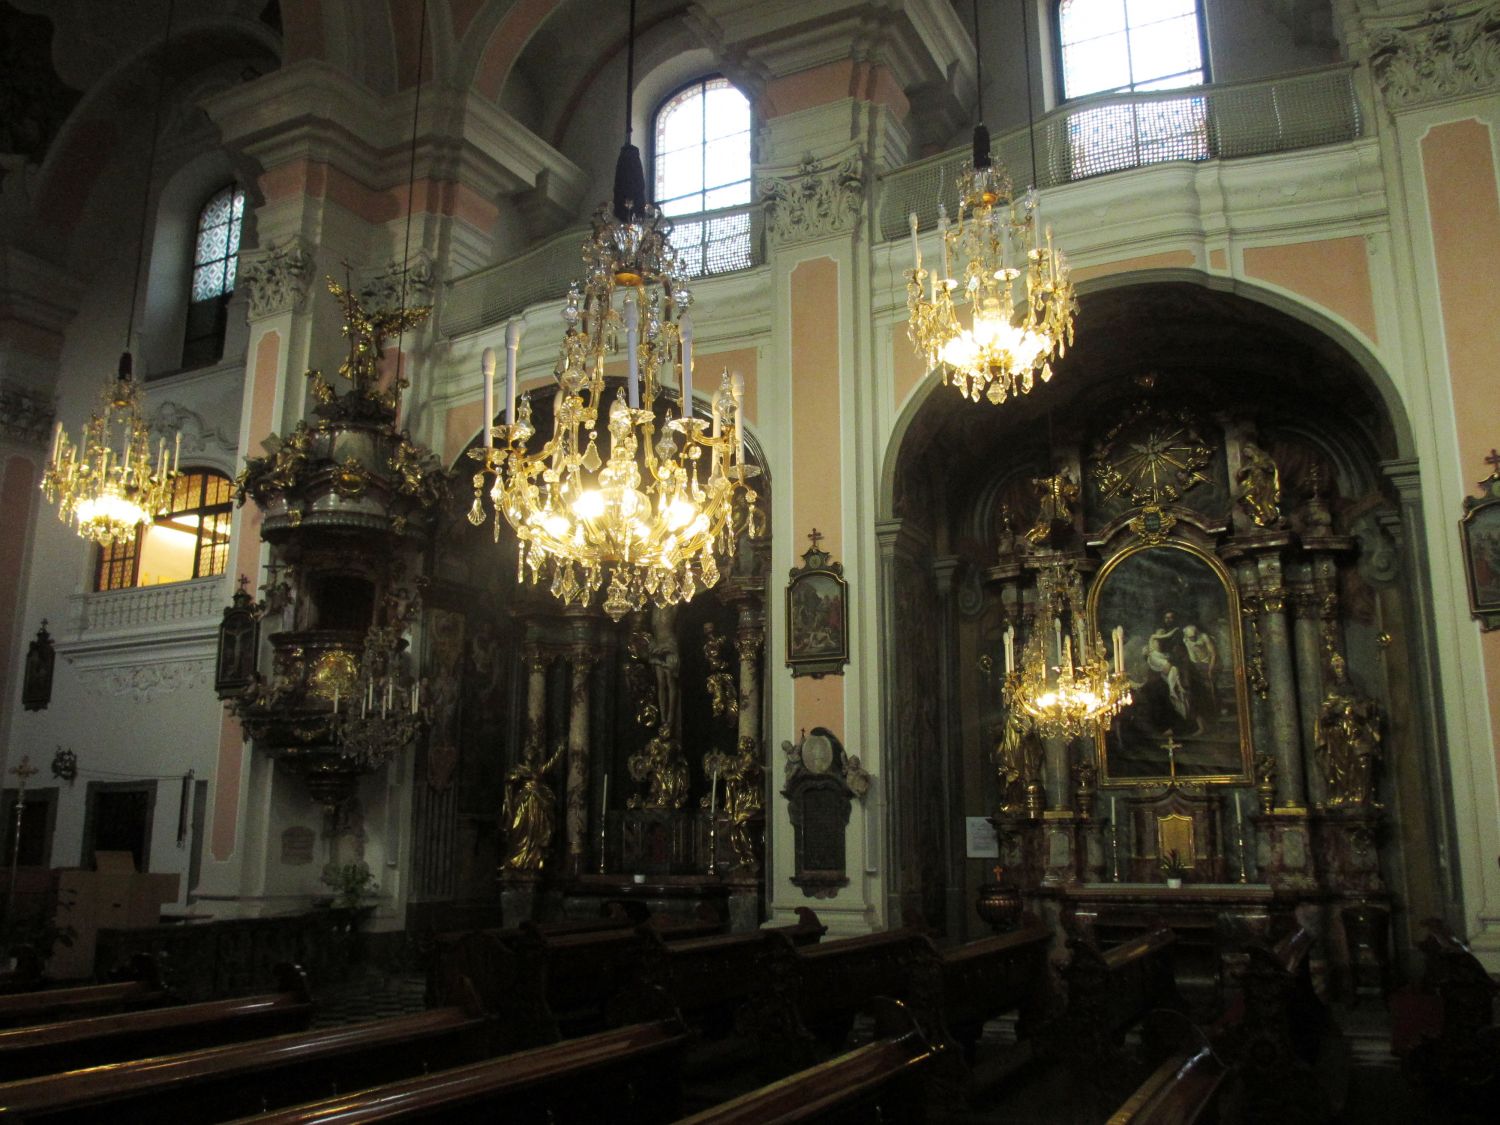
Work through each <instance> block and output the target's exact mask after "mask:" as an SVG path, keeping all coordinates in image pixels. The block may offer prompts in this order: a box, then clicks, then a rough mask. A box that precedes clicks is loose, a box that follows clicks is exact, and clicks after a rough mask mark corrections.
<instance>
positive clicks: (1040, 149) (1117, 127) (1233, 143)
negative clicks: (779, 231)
mask: <svg viewBox="0 0 1500 1125" xmlns="http://www.w3.org/2000/svg"><path fill="white" fill-rule="evenodd" d="M1364 122H1365V114H1364V110H1363V109H1362V107H1361V105H1360V100H1359V96H1358V92H1357V90H1356V88H1355V82H1354V67H1353V66H1352V65H1340V66H1335V67H1328V68H1325V69H1321V70H1315V71H1305V72H1303V73H1300V74H1292V75H1286V76H1284V77H1280V78H1271V79H1266V80H1262V81H1257V82H1239V83H1229V84H1222V85H1211V86H1193V87H1188V88H1187V89H1183V90H1167V91H1162V92H1157V93H1149V94H1106V95H1101V96H1099V97H1093V98H1080V99H1079V100H1077V101H1072V102H1068V103H1067V104H1066V105H1064V106H1061V107H1059V108H1058V109H1056V110H1054V111H1053V112H1052V113H1050V114H1048V115H1047V116H1046V117H1044V118H1042V119H1040V120H1039V121H1038V122H1037V124H1036V142H1035V156H1036V179H1037V186H1038V187H1044V188H1045V187H1055V186H1057V185H1058V184H1067V183H1074V182H1076V181H1078V180H1084V179H1088V178H1090V177H1092V176H1098V175H1102V174H1104V173H1106V172H1119V171H1124V170H1126V169H1130V168H1143V167H1146V166H1148V165H1152V164H1162V163H1166V162H1168V161H1174V160H1209V159H1213V158H1221V159H1230V158H1233V157H1238V156H1264V155H1267V154H1270V153H1276V152H1289V151H1291V150H1293V149H1303V148H1316V147H1318V146H1320V145H1329V144H1341V143H1344V142H1347V141H1352V140H1356V139H1357V138H1359V137H1361V136H1363V135H1364ZM994 147H995V157H996V159H997V160H999V161H1001V162H1003V163H1004V165H1005V167H1006V168H1007V169H1009V171H1010V173H1011V178H1012V180H1013V181H1014V182H1015V183H1016V185H1017V186H1018V187H1024V186H1025V185H1026V184H1028V183H1030V182H1031V179H1032V176H1031V165H1032V146H1031V143H1030V139H1029V138H1028V136H1027V132H1026V130H1025V129H1021V130H1018V131H1017V132H1014V133H1010V134H1007V135H1006V136H1004V137H1001V138H998V140H997V141H996V143H995V146H994ZM968 158H969V150H968V149H967V148H964V149H958V150H955V151H952V152H946V153H943V154H941V155H940V156H934V157H930V158H928V159H927V160H923V161H921V162H920V163H917V164H909V165H907V166H906V167H904V168H898V169H897V170H895V171H894V172H891V173H890V174H889V175H887V176H885V177H884V178H883V180H882V181H881V192H880V233H881V235H882V237H883V238H885V239H895V238H900V237H903V236H904V235H905V234H906V232H907V230H908V222H909V220H908V216H909V215H910V214H911V212H913V211H915V212H916V213H917V218H918V220H919V221H920V222H921V224H922V226H923V227H924V228H931V227H932V226H933V225H934V224H935V223H936V222H937V207H938V201H939V200H941V201H942V202H943V204H944V206H946V207H947V209H948V213H949V214H950V215H952V214H954V212H955V209H956V208H957V205H958V189H957V186H956V184H957V180H958V173H959V168H960V167H961V166H962V165H963V163H964V162H965V161H966V160H967V159H968Z"/></svg>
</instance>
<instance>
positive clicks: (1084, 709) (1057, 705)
mask: <svg viewBox="0 0 1500 1125" xmlns="http://www.w3.org/2000/svg"><path fill="white" fill-rule="evenodd" d="M1082 605H1083V586H1082V582H1081V580H1080V579H1079V577H1078V569H1077V567H1076V566H1074V565H1073V564H1071V563H1066V564H1062V563H1057V564H1052V565H1049V566H1047V567H1045V568H1044V569H1043V570H1041V571H1040V572H1039V573H1038V574H1037V613H1036V618H1035V620H1034V622H1033V624H1032V628H1031V634H1030V636H1029V637H1028V638H1027V640H1026V645H1025V647H1024V648H1023V649H1022V651H1021V659H1020V664H1019V666H1017V662H1016V652H1015V629H1014V628H1013V627H1011V628H1007V629H1006V630H1005V705H1006V706H1007V707H1009V708H1012V709H1014V710H1018V711H1019V712H1020V713H1021V714H1023V715H1025V716H1026V717H1027V718H1028V719H1030V720H1031V721H1032V722H1034V723H1035V724H1036V728H1037V730H1038V732H1039V733H1041V734H1042V735H1043V736H1044V737H1049V738H1079V737H1082V736H1084V735H1092V734H1095V733H1096V732H1097V730H1098V727H1099V724H1101V723H1107V722H1109V721H1110V720H1111V719H1112V718H1114V716H1115V715H1117V714H1119V713H1120V711H1121V709H1123V708H1124V707H1126V706H1127V705H1128V704H1129V703H1130V679H1129V677H1128V676H1127V675H1126V674H1125V638H1124V635H1123V632H1122V631H1121V630H1120V629H1119V628H1118V627H1117V628H1116V629H1115V631H1114V635H1113V636H1112V637H1111V641H1112V643H1113V665H1114V667H1113V670H1111V667H1110V661H1109V660H1106V658H1105V655H1104V651H1103V647H1104V646H1103V644H1102V642H1101V641H1100V638H1099V635H1098V633H1097V632H1096V631H1094V630H1092V629H1090V628H1089V627H1088V626H1087V624H1085V622H1084V618H1083V613H1082V611H1081V607H1082Z"/></svg>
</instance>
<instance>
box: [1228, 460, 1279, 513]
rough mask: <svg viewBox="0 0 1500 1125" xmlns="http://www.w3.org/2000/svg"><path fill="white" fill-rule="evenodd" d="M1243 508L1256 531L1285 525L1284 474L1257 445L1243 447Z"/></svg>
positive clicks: (1241, 477)
mask: <svg viewBox="0 0 1500 1125" xmlns="http://www.w3.org/2000/svg"><path fill="white" fill-rule="evenodd" d="M1235 480H1236V481H1238V482H1239V486H1240V498H1239V499H1240V505H1241V506H1242V507H1243V508H1244V509H1245V511H1246V512H1247V513H1248V514H1249V516H1250V520H1251V522H1252V523H1254V524H1255V526H1256V527H1275V526H1277V525H1278V524H1279V523H1280V522H1281V508H1280V504H1281V473H1280V472H1279V471H1278V470H1277V468H1276V462H1275V461H1273V460H1271V455H1270V454H1269V453H1267V452H1266V451H1265V450H1263V449H1262V448H1261V447H1260V446H1258V445H1256V444H1255V443H1254V442H1253V441H1247V442H1242V443H1241V444H1240V471H1239V473H1238V474H1236V476H1235Z"/></svg>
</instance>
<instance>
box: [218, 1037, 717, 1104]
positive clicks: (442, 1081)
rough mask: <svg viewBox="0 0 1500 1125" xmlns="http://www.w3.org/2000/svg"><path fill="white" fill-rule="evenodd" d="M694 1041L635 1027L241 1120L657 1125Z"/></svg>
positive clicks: (674, 1099)
mask: <svg viewBox="0 0 1500 1125" xmlns="http://www.w3.org/2000/svg"><path fill="white" fill-rule="evenodd" d="M687 1042H688V1032H687V1028H686V1027H684V1026H683V1025H682V1023H680V1022H679V1021H676V1020H663V1021H660V1022H657V1023H646V1024H632V1025H630V1026H629V1027H622V1028H617V1029H615V1030H612V1031H604V1032H600V1033H598V1034H596V1035H585V1036H581V1037H580V1038H577V1039H568V1040H565V1041H563V1042H561V1043H555V1044H552V1045H551V1046H547V1047H537V1048H533V1049H532V1050H529V1051H520V1052H517V1053H516V1054H513V1055H506V1056H505V1057H503V1058H497V1059H489V1060H486V1061H484V1062H479V1063H471V1064H469V1065H467V1066H460V1067H454V1068H453V1069H450V1070H443V1071H438V1072H435V1073H433V1074H427V1075H424V1076H422V1077H420V1078H408V1079H403V1080H401V1081H399V1082H390V1083H386V1084H385V1085H381V1086H373V1087H370V1088H369V1089H365V1090H359V1091H356V1092H351V1093H347V1094H343V1095H341V1096H338V1097H332V1098H326V1099H324V1100H322V1101H317V1102H310V1103H307V1104H304V1105H300V1106H294V1107H291V1108H287V1109H280V1110H272V1111H270V1112H268V1113H262V1114H257V1115H255V1116H253V1117H245V1118H241V1119H240V1121H242V1122H245V1123H247V1125H248V1123H249V1122H255V1123H256V1125H317V1123H323V1122H326V1123H335V1122H336V1123H337V1125H359V1123H361V1122H370V1121H382V1122H387V1121H388V1122H399V1121H441V1122H443V1125H463V1123H465V1122H476V1123H478V1122H483V1123H485V1125H493V1123H494V1122H497V1121H504V1122H543V1121H556V1122H558V1123H559V1125H561V1123H562V1122H573V1121H600V1122H605V1121H607V1122H609V1123H610V1125H656V1123H657V1122H662V1121H671V1120H673V1119H675V1117H676V1116H677V1113H678V1110H679V1104H680V1098H681V1088H680V1087H681V1080H680V1078H679V1070H680V1062H681V1056H682V1051H683V1049H684V1047H685V1046H686V1044H687Z"/></svg>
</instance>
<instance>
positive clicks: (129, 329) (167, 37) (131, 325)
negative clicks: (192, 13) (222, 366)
mask: <svg viewBox="0 0 1500 1125" xmlns="http://www.w3.org/2000/svg"><path fill="white" fill-rule="evenodd" d="M176 12H177V0H167V29H166V31H165V32H164V33H163V35H162V37H161V65H160V67H158V69H157V76H156V105H155V106H154V107H152V110H151V144H150V146H149V148H148V150H147V155H146V187H145V190H144V191H142V192H141V221H140V225H139V227H138V228H137V230H136V233H135V279H134V280H133V281H132V282H131V286H130V317H129V320H128V321H127V323H126V325H125V356H122V357H121V359H120V374H121V375H122V376H127V375H129V374H130V366H129V362H130V361H129V360H128V358H126V357H128V356H129V354H130V338H131V337H132V336H134V335H135V303H136V301H137V300H139V299H140V295H141V262H142V260H143V259H144V258H145V256H146V217H147V215H148V214H149V213H150V211H151V178H152V176H153V175H154V174H155V172H156V140H157V135H158V134H159V133H160V132H161V104H162V102H164V101H165V100H166V97H167V46H168V45H169V44H170V43H171V42H172V19H173V17H174V16H175V14H176Z"/></svg>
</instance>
